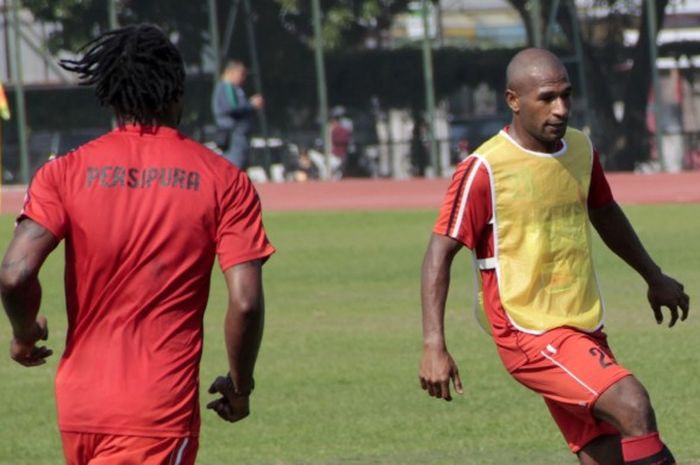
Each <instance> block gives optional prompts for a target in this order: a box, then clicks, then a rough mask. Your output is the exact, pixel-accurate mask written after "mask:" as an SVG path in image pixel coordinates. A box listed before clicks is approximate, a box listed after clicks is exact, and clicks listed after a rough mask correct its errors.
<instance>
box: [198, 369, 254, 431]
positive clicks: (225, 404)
mask: <svg viewBox="0 0 700 465" xmlns="http://www.w3.org/2000/svg"><path fill="white" fill-rule="evenodd" d="M216 393H219V394H221V395H222V397H220V398H218V399H216V400H213V401H211V402H209V403H208V404H207V408H208V409H210V410H214V411H215V412H216V413H217V414H218V415H219V416H220V417H221V418H222V419H224V420H226V421H230V422H231V423H235V422H237V421H239V420H242V419H244V418H245V417H247V416H248V415H250V393H246V394H240V393H237V392H236V391H235V388H234V386H233V382H232V381H231V377H230V376H218V377H217V378H216V379H215V380H214V382H213V383H212V385H211V386H210V387H209V394H216Z"/></svg>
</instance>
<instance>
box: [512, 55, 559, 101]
mask: <svg viewBox="0 0 700 465" xmlns="http://www.w3.org/2000/svg"><path fill="white" fill-rule="evenodd" d="M561 77H566V79H567V80H568V74H567V72H566V68H565V67H564V65H563V64H562V62H561V61H560V60H559V58H557V56H556V55H554V54H553V53H552V52H550V51H549V50H545V49H543V48H528V49H525V50H523V51H521V52H519V53H518V54H516V55H515V56H514V57H513V59H512V60H510V63H509V64H508V68H507V69H506V87H507V88H508V89H510V90H513V91H515V92H526V91H527V90H529V89H530V88H531V87H533V86H534V85H537V84H538V83H539V82H541V81H542V80H543V79H544V80H547V79H557V78H561Z"/></svg>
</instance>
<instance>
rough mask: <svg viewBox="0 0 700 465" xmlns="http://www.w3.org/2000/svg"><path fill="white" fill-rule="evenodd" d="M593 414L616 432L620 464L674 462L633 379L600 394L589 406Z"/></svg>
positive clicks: (667, 464) (645, 396) (646, 396)
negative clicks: (619, 442)
mask: <svg viewBox="0 0 700 465" xmlns="http://www.w3.org/2000/svg"><path fill="white" fill-rule="evenodd" d="M593 414H594V415H595V416H596V418H600V419H602V420H605V421H607V422H609V423H610V424H612V425H614V426H615V428H616V429H617V430H618V431H620V434H621V435H622V453H623V456H624V459H625V462H624V463H626V464H634V465H645V464H654V465H672V464H675V463H676V461H675V459H674V458H673V455H672V454H671V451H669V450H668V448H667V447H666V445H665V444H664V443H663V442H662V441H661V438H660V437H659V433H658V429H657V427H656V416H655V415H654V409H653V408H652V406H651V401H650V399H649V394H648V393H647V391H646V389H644V386H642V384H641V383H640V382H639V381H638V380H637V379H636V378H634V377H633V376H628V377H626V378H623V379H621V380H619V381H618V382H616V383H615V384H613V385H612V386H610V388H608V389H607V390H606V391H605V392H603V394H601V396H600V397H599V398H598V400H597V401H596V403H595V404H594V406H593Z"/></svg>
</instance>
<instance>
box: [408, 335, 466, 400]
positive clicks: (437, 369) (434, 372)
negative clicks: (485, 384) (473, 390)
mask: <svg viewBox="0 0 700 465" xmlns="http://www.w3.org/2000/svg"><path fill="white" fill-rule="evenodd" d="M419 377H420V385H421V387H422V388H423V389H424V390H426V391H428V394H430V395H431V396H432V397H437V398H438V399H445V400H446V401H451V400H452V395H451V394H450V381H452V384H453V385H454V388H455V391H457V393H458V394H462V393H463V392H464V389H463V388H462V380H461V379H460V378H459V370H458V369H457V364H456V363H455V361H454V360H453V359H452V356H451V355H450V353H449V352H448V351H447V350H446V349H444V348H433V347H425V348H423V359H422V360H421V364H420V376H419Z"/></svg>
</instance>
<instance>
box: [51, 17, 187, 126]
mask: <svg viewBox="0 0 700 465" xmlns="http://www.w3.org/2000/svg"><path fill="white" fill-rule="evenodd" d="M80 50H81V51H83V50H85V53H84V54H83V57H82V58H80V59H79V60H61V61H60V62H59V63H60V65H61V67H62V68H64V69H66V70H68V71H70V72H74V73H77V74H78V76H79V78H80V85H84V86H92V85H94V86H95V95H96V96H97V99H98V100H99V102H100V104H101V105H103V106H111V107H112V108H113V109H114V112H115V113H116V116H117V120H118V121H119V123H120V124H124V123H129V122H131V123H137V124H142V125H145V126H157V125H158V124H159V122H160V120H161V119H162V118H163V117H164V116H165V115H166V114H167V113H168V110H169V109H170V107H171V105H172V104H173V102H175V101H177V100H178V99H179V98H180V97H182V95H183V92H184V88H185V67H184V64H183V61H182V56H181V55H180V52H179V51H178V50H177V48H175V46H174V45H173V44H172V42H170V40H169V39H168V38H167V37H166V36H165V34H164V33H163V31H161V30H160V29H159V28H158V27H156V26H154V25H151V24H139V25H135V26H127V27H123V28H121V29H115V30H113V31H108V32H105V33H104V34H102V35H100V36H99V37H97V38H96V39H94V40H92V41H90V42H88V43H87V44H86V45H84V46H83V47H82V48H81V49H80Z"/></svg>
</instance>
